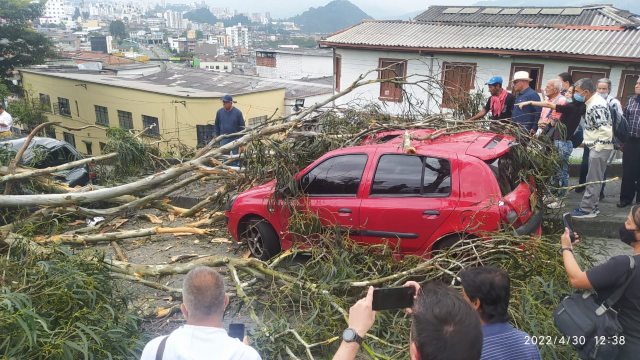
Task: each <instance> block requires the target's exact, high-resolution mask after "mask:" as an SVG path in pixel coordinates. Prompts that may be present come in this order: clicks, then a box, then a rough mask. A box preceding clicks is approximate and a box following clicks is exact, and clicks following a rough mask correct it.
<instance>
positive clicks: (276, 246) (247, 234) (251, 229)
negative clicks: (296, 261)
mask: <svg viewBox="0 0 640 360" xmlns="http://www.w3.org/2000/svg"><path fill="white" fill-rule="evenodd" d="M240 239H241V240H242V242H246V243H247V246H249V250H250V251H251V254H252V255H253V256H254V257H256V258H258V259H260V260H269V259H271V258H272V257H274V256H276V255H277V254H278V253H279V252H280V251H281V248H280V239H279V238H278V234H277V233H276V231H275V230H274V229H273V227H271V225H270V224H269V223H268V222H267V221H266V220H265V219H262V218H258V219H257V218H253V219H250V220H249V221H247V223H246V226H245V227H244V229H243V231H242V234H241V236H240Z"/></svg>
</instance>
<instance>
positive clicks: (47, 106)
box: [39, 93, 53, 113]
mask: <svg viewBox="0 0 640 360" xmlns="http://www.w3.org/2000/svg"><path fill="white" fill-rule="evenodd" d="M39 94H40V95H39V96H40V106H41V107H42V110H43V111H44V112H48V113H52V112H53V111H52V109H51V96H49V94H44V93H39ZM44 97H46V104H45V101H44Z"/></svg>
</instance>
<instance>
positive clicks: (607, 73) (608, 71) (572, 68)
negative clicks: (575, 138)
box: [567, 66, 611, 90]
mask: <svg viewBox="0 0 640 360" xmlns="http://www.w3.org/2000/svg"><path fill="white" fill-rule="evenodd" d="M567 71H568V72H569V75H571V79H572V80H573V72H574V71H579V72H590V73H594V74H596V73H603V74H604V76H601V77H599V78H598V79H597V80H599V79H602V78H603V77H604V78H609V76H611V69H607V68H593V67H584V66H569V68H568V70H567ZM576 80H578V79H575V80H573V82H576ZM594 82H595V81H594ZM596 85H597V84H596ZM609 90H611V89H609Z"/></svg>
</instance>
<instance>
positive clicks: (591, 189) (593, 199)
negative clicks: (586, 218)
mask: <svg viewBox="0 0 640 360" xmlns="http://www.w3.org/2000/svg"><path fill="white" fill-rule="evenodd" d="M590 150H591V151H589V172H588V173H587V182H588V183H592V182H599V181H602V180H604V172H605V171H606V170H607V163H608V162H609V156H611V153H612V152H613V150H609V149H607V150H605V149H603V150H600V151H598V150H596V149H595V148H593V149H590ZM601 189H602V185H601V184H589V185H587V187H586V189H585V191H584V195H583V196H582V201H581V202H580V209H582V210H584V211H589V212H591V211H593V210H594V209H595V208H596V207H597V206H598V202H599V201H600V190H601Z"/></svg>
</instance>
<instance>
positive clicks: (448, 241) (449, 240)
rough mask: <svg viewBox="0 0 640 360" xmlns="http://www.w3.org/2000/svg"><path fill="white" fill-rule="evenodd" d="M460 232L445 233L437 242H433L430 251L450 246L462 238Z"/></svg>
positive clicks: (438, 250)
mask: <svg viewBox="0 0 640 360" xmlns="http://www.w3.org/2000/svg"><path fill="white" fill-rule="evenodd" d="M462 237H463V235H462V234H452V235H447V236H445V237H444V238H443V239H441V240H439V241H438V242H437V243H435V244H433V247H432V249H431V251H432V252H434V253H435V252H440V251H444V250H446V249H449V248H452V247H453V246H454V245H455V244H456V243H457V242H458V241H460V240H462Z"/></svg>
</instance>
